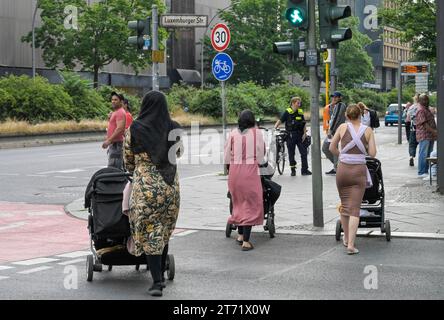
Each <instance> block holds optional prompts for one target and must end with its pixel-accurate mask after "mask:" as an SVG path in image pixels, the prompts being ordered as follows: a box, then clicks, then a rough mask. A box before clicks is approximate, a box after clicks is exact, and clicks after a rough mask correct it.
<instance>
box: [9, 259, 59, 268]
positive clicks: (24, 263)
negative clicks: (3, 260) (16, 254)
mask: <svg viewBox="0 0 444 320" xmlns="http://www.w3.org/2000/svg"><path fill="white" fill-rule="evenodd" d="M58 260H59V259H52V258H37V259H31V260H24V261H17V262H13V263H12V264H17V265H20V266H33V265H36V264H43V263H48V262H54V261H58Z"/></svg>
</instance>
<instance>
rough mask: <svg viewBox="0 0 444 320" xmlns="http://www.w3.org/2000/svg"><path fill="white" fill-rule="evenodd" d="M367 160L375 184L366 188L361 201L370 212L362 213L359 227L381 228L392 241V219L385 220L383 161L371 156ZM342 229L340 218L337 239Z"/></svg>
mask: <svg viewBox="0 0 444 320" xmlns="http://www.w3.org/2000/svg"><path fill="white" fill-rule="evenodd" d="M366 160H367V168H368V170H369V171H370V176H371V178H372V182H373V186H372V187H371V188H368V189H366V190H365V194H364V198H363V199H362V203H361V210H366V212H367V213H368V214H366V215H361V217H360V220H359V228H380V229H381V233H385V238H386V240H387V241H390V239H391V229H390V221H389V220H385V207H384V205H385V192H384V181H383V179H382V168H381V162H380V161H379V160H378V159H375V158H370V157H367V158H366ZM342 231H343V229H342V226H341V220H338V221H337V222H336V240H337V241H339V240H340V239H341V232H342Z"/></svg>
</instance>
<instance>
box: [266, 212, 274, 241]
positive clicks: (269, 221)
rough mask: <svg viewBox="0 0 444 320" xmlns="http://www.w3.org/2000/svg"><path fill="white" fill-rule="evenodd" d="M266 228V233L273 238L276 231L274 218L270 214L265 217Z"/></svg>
mask: <svg viewBox="0 0 444 320" xmlns="http://www.w3.org/2000/svg"><path fill="white" fill-rule="evenodd" d="M267 228H268V233H269V234H270V238H274V234H275V233H276V228H275V226H274V219H273V217H271V216H270V217H268V218H267Z"/></svg>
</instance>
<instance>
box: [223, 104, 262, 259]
mask: <svg viewBox="0 0 444 320" xmlns="http://www.w3.org/2000/svg"><path fill="white" fill-rule="evenodd" d="M238 124H239V128H238V129H235V130H233V131H232V132H231V133H230V135H229V137H228V139H227V142H226V144H225V163H226V164H229V174H228V190H229V192H230V194H231V200H232V203H233V211H232V214H231V216H230V217H229V219H228V223H230V224H234V225H237V226H238V231H239V235H238V237H237V242H238V243H239V244H242V251H249V250H252V249H253V245H252V244H251V242H250V234H251V228H252V226H255V225H261V224H262V222H263V220H264V207H263V194H262V184H261V176H260V171H259V164H261V163H262V162H263V159H264V155H265V143H264V138H263V136H262V132H261V131H260V130H259V129H257V128H256V121H255V118H254V114H253V113H252V112H251V111H250V110H244V111H242V112H241V114H240V116H239V121H238Z"/></svg>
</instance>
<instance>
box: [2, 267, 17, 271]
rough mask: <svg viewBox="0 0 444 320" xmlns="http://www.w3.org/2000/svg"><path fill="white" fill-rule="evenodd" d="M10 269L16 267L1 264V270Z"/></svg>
mask: <svg viewBox="0 0 444 320" xmlns="http://www.w3.org/2000/svg"><path fill="white" fill-rule="evenodd" d="M9 269H14V267H9V266H0V271H1V270H9Z"/></svg>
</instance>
